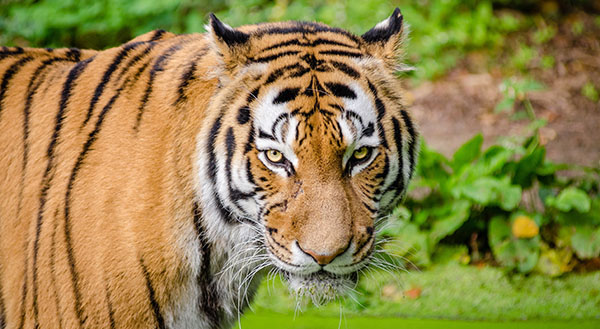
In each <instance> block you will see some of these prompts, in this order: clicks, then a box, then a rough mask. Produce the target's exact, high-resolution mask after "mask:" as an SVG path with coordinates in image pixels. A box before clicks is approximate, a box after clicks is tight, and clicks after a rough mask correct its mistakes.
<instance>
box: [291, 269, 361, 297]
mask: <svg viewBox="0 0 600 329" xmlns="http://www.w3.org/2000/svg"><path fill="white" fill-rule="evenodd" d="M285 278H286V280H287V281H288V286H289V289H290V291H291V292H292V294H293V295H295V296H296V299H297V301H298V302H299V303H300V302H302V301H303V300H305V299H310V300H311V301H312V303H313V304H314V305H315V306H321V305H324V304H327V303H329V302H331V301H333V300H336V299H338V298H341V297H344V296H346V295H347V294H348V293H349V292H350V291H352V290H353V288H354V287H355V286H356V283H357V282H358V274H357V273H351V274H343V275H341V274H334V273H330V272H326V271H323V270H321V271H318V272H315V273H311V274H306V275H301V274H294V273H290V272H286V273H285Z"/></svg>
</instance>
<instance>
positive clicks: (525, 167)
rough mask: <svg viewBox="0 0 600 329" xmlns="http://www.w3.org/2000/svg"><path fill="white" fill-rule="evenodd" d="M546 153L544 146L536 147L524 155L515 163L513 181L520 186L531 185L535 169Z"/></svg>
mask: <svg viewBox="0 0 600 329" xmlns="http://www.w3.org/2000/svg"><path fill="white" fill-rule="evenodd" d="M545 155H546V149H545V148H544V147H540V146H538V147H536V148H535V149H534V150H533V151H532V152H531V153H530V154H527V155H525V156H524V157H523V158H521V160H519V162H518V164H517V168H516V171H515V176H514V177H513V183H514V184H517V185H520V186H521V187H522V188H529V187H531V185H532V183H533V180H534V178H535V171H536V169H537V168H538V166H540V164H541V163H542V162H543V160H544V156H545Z"/></svg>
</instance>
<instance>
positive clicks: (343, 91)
mask: <svg viewBox="0 0 600 329" xmlns="http://www.w3.org/2000/svg"><path fill="white" fill-rule="evenodd" d="M325 86H326V87H327V89H329V90H330V91H331V93H332V94H333V95H334V96H336V97H344V98H350V99H356V93H354V91H352V89H350V88H349V87H348V86H346V85H344V84H341V83H336V82H325Z"/></svg>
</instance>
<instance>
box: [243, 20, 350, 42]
mask: <svg viewBox="0 0 600 329" xmlns="http://www.w3.org/2000/svg"><path fill="white" fill-rule="evenodd" d="M291 23H292V24H294V25H293V26H289V27H277V26H276V27H273V26H271V27H267V28H265V29H259V30H257V31H254V32H253V33H252V35H253V36H257V37H260V36H263V35H265V34H293V33H319V32H331V33H335V34H340V35H342V36H344V37H346V38H349V39H350V40H352V41H354V42H355V43H357V44H359V43H360V42H361V41H359V39H358V37H357V36H355V35H353V34H352V33H350V32H348V31H346V30H342V29H340V28H336V27H330V26H327V25H324V24H319V23H314V22H291Z"/></svg>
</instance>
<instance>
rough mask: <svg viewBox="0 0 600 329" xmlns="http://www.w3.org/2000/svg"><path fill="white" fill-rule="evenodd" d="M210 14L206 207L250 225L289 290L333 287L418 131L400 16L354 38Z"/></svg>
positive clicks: (362, 242)
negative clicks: (247, 24) (405, 82)
mask: <svg viewBox="0 0 600 329" xmlns="http://www.w3.org/2000/svg"><path fill="white" fill-rule="evenodd" d="M211 24H212V26H211V28H212V33H213V38H214V40H215V45H216V47H218V49H219V51H220V52H221V53H222V54H223V60H224V64H225V67H229V68H228V71H225V72H224V73H223V74H224V76H225V77H224V78H222V80H223V89H222V90H221V92H220V98H219V101H216V102H215V103H216V104H219V108H218V109H217V108H216V109H214V112H215V113H218V115H217V116H216V117H215V118H214V120H212V121H211V123H212V125H211V126H210V127H208V126H207V131H209V132H208V134H209V138H208V140H209V141H210V142H209V143H208V145H206V147H207V148H208V151H209V157H208V158H207V162H206V163H205V164H206V166H207V167H208V168H209V170H208V172H205V173H204V174H205V175H206V176H208V177H212V178H211V181H212V184H205V185H204V187H205V190H206V191H205V192H207V193H208V192H211V193H215V194H217V195H218V201H217V202H216V204H215V203H214V202H213V204H208V206H213V208H215V209H217V211H215V212H216V213H219V214H220V216H221V217H224V218H228V220H229V221H230V222H236V221H237V222H245V223H248V224H249V225H254V226H255V227H258V228H259V229H258V230H255V232H260V233H259V239H255V241H259V244H260V245H261V247H262V248H263V251H264V253H265V254H266V255H267V256H268V259H269V261H270V263H272V265H273V266H275V267H276V268H277V269H279V270H280V271H281V272H282V273H284V275H285V277H286V278H287V279H288V281H289V283H290V287H291V288H292V289H293V290H294V291H296V292H297V293H299V294H308V295H311V297H313V301H316V302H320V301H326V300H329V299H331V298H334V297H335V296H337V295H339V294H341V293H343V292H344V291H345V290H346V289H347V288H349V287H351V286H352V285H353V284H354V282H355V281H356V279H357V275H356V273H357V272H358V271H359V270H360V269H361V268H363V267H364V266H365V265H366V264H368V262H369V260H370V256H371V255H372V252H373V250H374V246H375V233H376V225H377V221H378V219H379V218H381V217H382V216H383V215H385V213H386V212H387V211H389V210H390V209H391V208H392V207H393V206H394V205H395V204H396V203H397V202H398V201H399V200H400V199H401V197H402V196H403V194H404V192H405V188H406V185H407V184H408V181H409V179H410V177H411V176H412V171H413V169H414V164H415V153H416V150H417V133H416V130H415V127H414V125H413V123H412V121H411V119H410V117H409V115H408V113H407V112H406V111H405V109H404V106H403V104H402V102H401V90H400V87H399V85H398V81H397V79H396V78H395V76H394V70H393V67H394V66H396V63H395V61H396V59H397V51H398V50H397V49H398V45H399V43H400V42H401V38H402V16H401V15H400V12H399V11H398V10H396V11H395V12H394V14H393V15H392V16H391V17H390V18H388V19H387V20H385V21H383V22H381V23H379V24H378V25H377V26H376V27H374V28H373V29H372V30H370V31H368V32H367V33H365V34H364V35H363V36H362V37H358V36H354V35H352V34H350V33H348V32H345V31H343V30H339V29H333V28H329V27H327V26H325V25H321V24H313V23H279V24H265V25H259V26H258V28H256V29H254V30H249V31H247V30H244V28H240V29H239V30H238V29H232V28H230V27H228V26H226V25H224V24H223V23H221V22H219V21H218V20H217V19H216V18H214V17H212V23H211ZM240 57H243V59H242V60H240ZM230 109H233V110H230ZM228 122H232V123H233V124H235V127H233V126H231V127H228V126H227V125H228ZM209 128H210V129H209ZM211 166H212V167H211ZM210 168H212V170H211V169H210ZM207 203H210V202H208V201H206V202H205V206H206V205H207Z"/></svg>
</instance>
